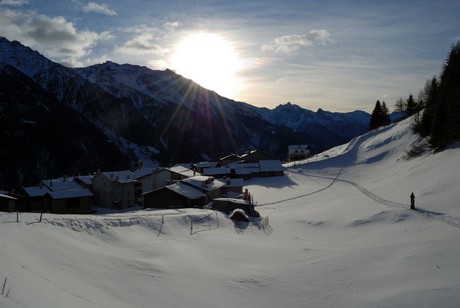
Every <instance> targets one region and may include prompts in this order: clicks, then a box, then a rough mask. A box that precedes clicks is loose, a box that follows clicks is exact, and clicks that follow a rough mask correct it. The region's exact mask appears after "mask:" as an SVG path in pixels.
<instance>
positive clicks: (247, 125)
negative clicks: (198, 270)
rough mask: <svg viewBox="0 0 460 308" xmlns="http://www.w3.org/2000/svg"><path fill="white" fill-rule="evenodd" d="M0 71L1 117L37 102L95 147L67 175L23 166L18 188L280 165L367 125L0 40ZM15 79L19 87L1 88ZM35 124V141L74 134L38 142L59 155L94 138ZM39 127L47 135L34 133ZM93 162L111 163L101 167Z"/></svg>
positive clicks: (61, 169)
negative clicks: (248, 163) (270, 161)
mask: <svg viewBox="0 0 460 308" xmlns="http://www.w3.org/2000/svg"><path fill="white" fill-rule="evenodd" d="M0 64H1V67H0V69H1V71H2V74H3V78H5V79H6V80H8V82H7V83H2V85H0V91H2V95H3V96H4V97H5V99H4V100H3V101H2V104H3V105H4V107H2V108H3V109H4V110H9V109H8V108H13V107H12V106H13V105H14V104H16V102H24V103H23V104H22V107H21V112H23V113H24V114H31V113H33V112H34V110H35V109H34V108H36V106H35V105H34V104H36V103H37V101H40V102H47V103H48V104H51V105H52V106H53V108H50V107H49V106H47V105H46V107H47V108H48V109H49V110H50V113H52V114H53V117H54V118H56V119H61V121H63V122H66V123H65V124H66V125H71V124H72V123H73V121H77V122H76V123H73V124H72V125H75V127H78V126H82V127H86V129H87V130H88V131H90V133H89V135H94V138H96V139H97V140H103V142H102V141H101V142H95V143H94V142H93V143H91V144H94V147H93V146H92V147H88V148H86V151H87V153H86V154H85V155H82V152H81V151H79V150H75V151H69V153H68V154H67V155H69V158H67V159H66V162H70V161H72V162H73V163H72V165H73V167H71V166H69V165H68V163H62V164H57V163H56V164H57V167H53V168H46V167H43V168H44V169H46V172H45V171H40V172H38V171H37V169H34V168H33V167H30V168H29V169H30V170H29V171H30V173H31V174H25V173H21V174H20V173H17V174H16V175H15V176H14V177H15V178H17V179H18V180H17V181H16V182H17V183H21V182H28V181H30V179H31V178H33V179H35V178H39V177H42V176H44V173H45V174H46V175H47V176H48V177H57V176H60V175H63V174H68V173H70V172H72V173H86V172H87V171H88V168H90V167H91V168H92V167H95V166H97V167H98V168H107V166H111V167H112V168H109V169H114V168H118V167H120V166H125V167H126V168H133V167H134V166H135V165H136V163H137V162H138V161H143V162H144V163H146V164H150V165H155V164H170V163H174V162H190V161H201V160H213V159H217V158H219V157H221V156H222V155H227V154H229V153H243V152H246V151H249V150H253V149H258V150H260V151H263V152H266V153H267V154H269V155H271V156H273V157H275V158H280V159H285V157H286V155H287V147H288V146H289V145H290V144H309V145H310V146H311V147H312V148H313V150H314V151H316V152H318V151H320V150H324V149H327V148H330V147H332V146H335V145H337V144H341V143H343V142H346V141H348V140H349V139H350V138H352V137H354V136H355V135H356V134H358V133H362V132H364V131H365V130H367V127H366V129H364V128H363V130H362V131H360V130H359V129H357V128H356V127H361V124H359V123H361V122H362V121H366V120H365V119H366V117H367V116H368V115H367V114H365V113H359V115H360V116H361V117H357V118H356V121H353V120H351V117H350V116H349V114H339V113H337V114H332V113H328V112H324V111H322V110H320V111H318V112H316V113H314V112H311V111H308V110H304V109H301V108H300V107H298V106H295V105H291V104H288V105H284V106H279V107H277V108H275V109H274V110H268V109H265V108H257V107H254V106H251V105H249V104H246V103H242V102H236V101H234V100H231V99H228V98H225V97H222V96H220V95H218V94H217V93H215V92H213V91H209V90H207V89H205V88H203V87H201V86H199V85H198V84H196V83H195V82H193V81H192V80H189V79H186V78H183V77H182V76H180V75H178V74H176V73H175V72H173V71H171V70H164V71H156V70H151V69H148V68H146V67H142V66H136V65H129V64H124V65H120V64H116V63H113V62H106V63H103V64H98V65H93V66H90V67H86V68H68V67H64V66H62V65H60V64H58V63H55V62H52V61H50V60H48V59H47V58H45V57H43V56H42V55H40V54H39V53H38V52H36V51H34V50H32V49H30V48H28V47H26V46H23V45H22V44H20V43H19V42H10V41H8V40H7V39H5V38H0ZM13 70H14V74H16V75H18V76H20V78H12V79H10V80H9V79H8V78H10V77H8V76H9V74H13ZM22 96H26V97H27V99H24V98H23V97H22ZM37 96H39V97H37ZM44 97H47V99H45V98H44ZM6 98H7V99H6ZM43 106H45V105H43ZM43 108H44V107H43ZM291 109H292V110H291ZM296 110H300V111H301V112H297V115H298V116H299V115H302V117H301V118H298V119H295V118H294V116H296ZM24 114H22V113H18V114H16V115H15V117H13V116H12V115H11V114H7V113H4V114H3V115H2V116H3V117H11V121H12V122H14V123H20V122H21V119H27V116H25V115H24ZM35 122H36V124H35V128H36V129H35V132H42V130H45V131H47V132H48V134H52V132H60V133H61V134H63V132H72V133H68V135H67V136H65V137H64V138H60V139H51V138H50V139H49V143H43V144H44V145H45V144H47V146H46V147H51V148H61V147H62V144H63V141H64V140H67V141H69V142H72V143H75V144H80V145H81V146H80V147H79V148H80V149H81V150H85V145H86V143H87V141H86V139H87V138H92V136H87V135H88V133H84V132H85V130H84V129H82V130H81V132H79V129H78V128H75V127H74V128H73V129H68V130H62V128H61V126H59V125H57V123H55V122H52V121H50V122H49V123H46V121H35ZM45 125H49V127H47V128H44V127H42V126H45ZM60 125H62V123H61V124H60ZM347 131H348V132H349V133H348V134H345V135H344V134H343V132H347ZM76 132H78V134H77V133H76ZM15 133H17V132H11V133H10V134H11V135H14V134H15ZM83 135H84V136H83ZM34 138H35V139H36V136H34V135H33V134H29V133H28V131H25V132H24V136H23V138H20V139H17V140H16V141H17V142H18V146H19V147H23V148H27V146H28V145H29V144H31V143H34V142H35V141H33V140H32V139H34ZM85 138H86V139H85ZM114 147H116V150H113V148H114ZM93 151H94V153H93ZM14 153H15V152H14V149H13V147H11V146H5V147H2V152H1V155H2V156H1V157H0V159H1V158H3V157H14V156H15V154H14ZM72 153H73V154H72ZM101 153H107V155H108V156H110V155H111V154H113V155H114V157H118V158H117V159H115V158H113V157H112V158H110V157H108V158H107V160H105V158H104V155H102V154H101ZM109 153H111V154H109ZM93 156H94V157H98V159H97V160H95V161H94V164H87V165H86V164H85V161H86V159H87V158H88V157H93ZM27 157H28V158H29V159H30V160H31V162H30V163H29V165H30V166H35V165H36V164H37V158H36V157H34V156H25V158H24V159H27ZM121 157H123V158H121ZM114 161H116V162H119V163H114ZM126 162H128V163H126ZM18 164H19V162H18ZM13 165H17V164H13ZM76 166H87V167H88V168H80V167H76ZM6 167H8V166H6ZM43 168H42V169H43ZM39 169H40V168H39ZM9 170H12V168H9ZM11 172H13V173H14V171H11ZM0 173H1V174H0V178H2V179H3V180H1V181H0V185H2V184H3V185H6V184H8V182H11V181H10V180H9V179H10V178H11V177H7V176H6V173H5V172H4V171H0Z"/></svg>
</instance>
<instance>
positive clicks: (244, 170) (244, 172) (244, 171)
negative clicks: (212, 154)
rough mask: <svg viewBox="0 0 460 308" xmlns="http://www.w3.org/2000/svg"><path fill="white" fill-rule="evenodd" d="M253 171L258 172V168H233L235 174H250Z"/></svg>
mask: <svg viewBox="0 0 460 308" xmlns="http://www.w3.org/2000/svg"><path fill="white" fill-rule="evenodd" d="M253 172H259V168H253V169H249V168H248V169H244V168H238V169H235V174H238V175H246V174H252V173H253Z"/></svg>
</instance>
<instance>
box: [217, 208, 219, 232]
mask: <svg viewBox="0 0 460 308" xmlns="http://www.w3.org/2000/svg"><path fill="white" fill-rule="evenodd" d="M216 220H217V228H219V215H217V211H216Z"/></svg>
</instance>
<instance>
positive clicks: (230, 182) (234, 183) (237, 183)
mask: <svg viewBox="0 0 460 308" xmlns="http://www.w3.org/2000/svg"><path fill="white" fill-rule="evenodd" d="M225 186H227V187H243V186H244V180H243V179H240V178H238V179H227V180H226V183H225Z"/></svg>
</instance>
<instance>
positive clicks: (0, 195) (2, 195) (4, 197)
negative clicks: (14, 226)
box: [0, 194, 18, 201]
mask: <svg viewBox="0 0 460 308" xmlns="http://www.w3.org/2000/svg"><path fill="white" fill-rule="evenodd" d="M0 199H8V200H12V201H14V200H18V199H17V198H15V197H11V196H8V195H4V194H0Z"/></svg>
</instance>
